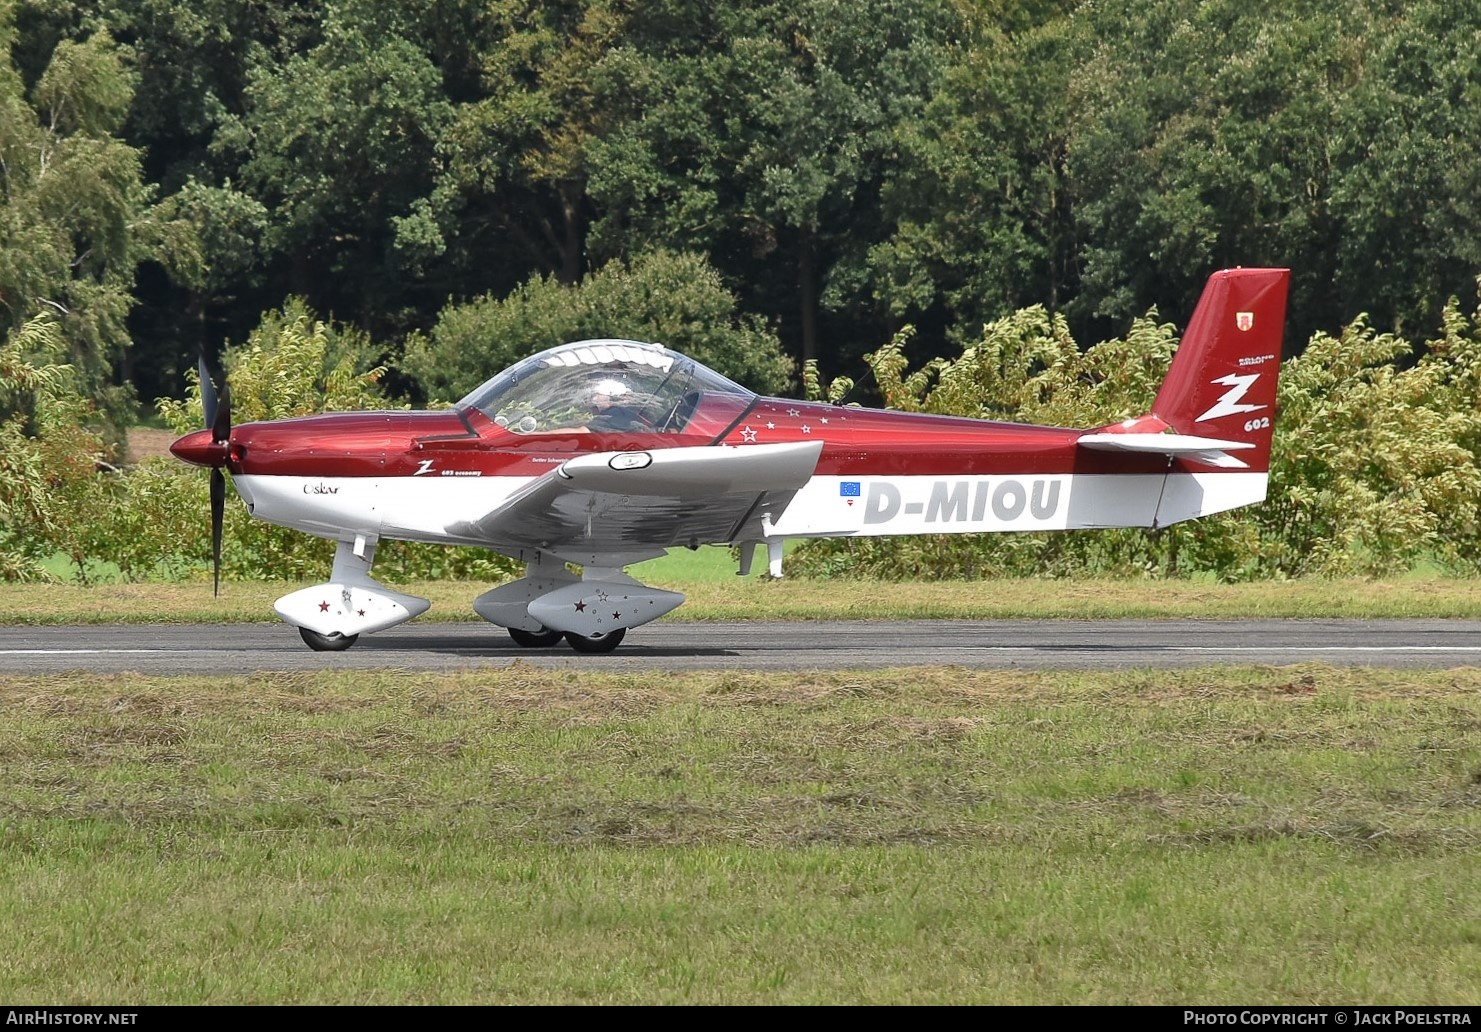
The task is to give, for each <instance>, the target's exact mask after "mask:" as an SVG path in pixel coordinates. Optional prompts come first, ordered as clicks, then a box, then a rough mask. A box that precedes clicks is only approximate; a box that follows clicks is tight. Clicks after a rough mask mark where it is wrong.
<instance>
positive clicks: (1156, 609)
mask: <svg viewBox="0 0 1481 1032" xmlns="http://www.w3.org/2000/svg"><path fill="white" fill-rule="evenodd" d="M636 573H637V575H638V576H639V577H641V578H643V579H644V580H645V582H647V583H651V584H654V585H656V586H658V587H665V588H671V589H673V590H677V591H682V592H683V593H684V594H685V595H686V596H687V601H686V603H685V604H684V605H683V606H682V607H681V608H680V609H678V610H676V611H675V613H674V614H673V616H672V617H668V618H666V619H681V620H764V619H779V620H808V619H820V620H822V619H830V620H846V619H865V618H876V619H983V620H986V619H1012V618H1015V617H1023V618H1037V619H1046V618H1047V619H1053V618H1082V619H1089V618H1094V619H1111V618H1132V619H1139V618H1155V617H1183V618H1206V619H1229V618H1249V617H1298V618H1299V617H1351V618H1373V619H1377V618H1385V617H1409V618H1421V617H1431V618H1444V617H1471V618H1475V617H1481V580H1458V579H1448V578H1438V577H1436V578H1413V577H1409V578H1402V579H1396V580H1361V579H1347V580H1301V581H1285V582H1264V583H1256V584H1210V583H1196V582H1186V581H1163V582H1158V581H1124V580H1073V581H1045V580H995V581H979V582H966V581H941V582H934V583H896V582H887V581H867V580H832V581H813V580H800V579H794V578H785V577H784V578H782V579H780V580H773V579H771V578H769V577H762V576H754V575H753V576H751V577H744V578H742V577H735V576H733V575H729V579H727V580H717V579H714V578H713V577H710V576H708V575H705V576H703V577H702V578H700V579H688V578H686V577H683V576H674V575H665V573H664V571H663V570H661V569H655V570H654V571H652V572H645V571H642V570H638V571H636ZM302 586H303V585H302V584H294V583H271V582H235V583H228V584H225V585H223V586H222V588H221V595H220V596H219V597H213V595H212V592H211V585H210V583H209V582H199V581H188V582H177V583H142V584H102V585H95V586H91V587H82V586H79V585H75V584H10V585H6V586H5V589H4V591H0V621H3V622H5V623H9V624H57V623H243V622H257V621H272V620H275V619H276V617H275V616H274V615H273V608H272V607H273V601H274V600H275V599H277V598H278V597H279V596H281V595H285V594H287V593H288V592H290V591H293V590H296V589H297V588H299V587H302ZM393 586H394V587H396V588H398V589H399V590H403V591H408V592H410V593H411V594H414V595H420V596H422V597H424V598H428V599H431V601H432V609H431V610H430V611H429V612H428V613H426V614H425V615H423V616H421V617H418V619H419V620H421V621H424V622H425V621H464V620H476V619H478V618H477V616H476V615H475V614H474V613H473V610H472V601H473V599H474V598H475V597H476V596H477V595H478V594H480V593H481V592H483V591H486V590H487V589H488V588H490V587H493V585H492V584H485V583H477V582H465V581H433V582H421V583H411V584H397V585H393Z"/></svg>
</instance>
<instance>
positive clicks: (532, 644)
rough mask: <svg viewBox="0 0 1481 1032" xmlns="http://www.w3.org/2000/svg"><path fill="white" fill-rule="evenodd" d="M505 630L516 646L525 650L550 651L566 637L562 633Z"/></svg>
mask: <svg viewBox="0 0 1481 1032" xmlns="http://www.w3.org/2000/svg"><path fill="white" fill-rule="evenodd" d="M505 630H507V631H508V632H509V637H511V638H513V639H514V644H516V645H518V646H519V647H520V648H523V649H548V648H550V646H552V645H559V644H560V640H561V639H562V638H564V637H565V635H563V634H562V633H561V632H560V631H525V630H521V629H520V628H518V627H506V628H505Z"/></svg>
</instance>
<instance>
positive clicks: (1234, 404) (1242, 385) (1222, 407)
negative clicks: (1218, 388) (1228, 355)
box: [1194, 373, 1265, 423]
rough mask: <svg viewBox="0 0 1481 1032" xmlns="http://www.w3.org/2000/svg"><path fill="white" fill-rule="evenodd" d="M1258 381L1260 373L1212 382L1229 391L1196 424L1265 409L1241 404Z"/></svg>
mask: <svg viewBox="0 0 1481 1032" xmlns="http://www.w3.org/2000/svg"><path fill="white" fill-rule="evenodd" d="M1258 379H1260V374H1259V373H1251V374H1249V375H1248V376H1240V375H1238V374H1237V373H1230V374H1229V375H1228V376H1221V377H1219V378H1218V379H1217V380H1211V381H1210V382H1211V383H1222V384H1225V385H1227V386H1228V388H1229V389H1228V390H1227V391H1225V392H1224V394H1223V396H1222V397H1221V398H1219V400H1218V401H1216V402H1214V404H1213V407H1212V408H1210V409H1209V410H1208V411H1207V412H1205V413H1204V414H1203V415H1201V416H1199V417H1198V418H1197V419H1195V420H1194V422H1195V423H1206V422H1208V421H1209V420H1210V419H1218V418H1219V417H1221V416H1233V415H1238V414H1239V413H1241V412H1258V411H1259V410H1260V409H1262V408H1265V406H1264V405H1241V404H1240V403H1239V399H1240V398H1243V397H1244V396H1245V395H1246V394H1248V393H1249V390H1250V388H1251V387H1253V386H1254V385H1255V381H1256V380H1258Z"/></svg>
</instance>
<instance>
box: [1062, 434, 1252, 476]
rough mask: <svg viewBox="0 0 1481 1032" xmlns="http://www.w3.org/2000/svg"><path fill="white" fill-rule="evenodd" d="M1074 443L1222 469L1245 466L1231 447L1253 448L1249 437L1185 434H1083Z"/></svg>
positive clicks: (1236, 449)
mask: <svg viewBox="0 0 1481 1032" xmlns="http://www.w3.org/2000/svg"><path fill="white" fill-rule="evenodd" d="M1076 443H1077V444H1081V445H1084V446H1085V447H1086V448H1090V449H1093V450H1095V451H1120V452H1143V453H1151V454H1154V455H1170V456H1174V457H1178V458H1187V459H1192V460H1193V461H1195V462H1201V463H1203V464H1204V465H1206V466H1217V467H1219V468H1221V469H1246V468H1248V464H1247V463H1244V462H1241V461H1240V460H1239V459H1237V458H1235V457H1234V456H1233V455H1230V454H1229V452H1231V451H1240V450H1242V449H1245V448H1253V447H1255V445H1254V444H1253V443H1251V442H1249V441H1221V440H1218V439H1217V438H1213V437H1194V436H1191V435H1188V434H1086V435H1085V436H1084V437H1081V438H1079V439H1078V440H1077V441H1076Z"/></svg>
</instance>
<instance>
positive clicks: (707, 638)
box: [0, 620, 1481, 674]
mask: <svg viewBox="0 0 1481 1032" xmlns="http://www.w3.org/2000/svg"><path fill="white" fill-rule="evenodd" d="M515 662H521V663H527V664H533V665H536V666H540V667H554V668H562V669H581V670H607V671H614V672H622V671H682V670H712V669H725V670H763V671H764V670H775V671H782V670H788V671H797V670H848V669H878V668H881V667H900V666H915V665H927V664H929V665H956V666H962V667H972V668H980V669H1013V668H1019V669H1064V670H1108V669H1135V668H1157V667H1164V668H1165V667H1189V666H1208V665H1217V664H1253V665H1261V666H1265V665H1272V666H1289V665H1294V664H1302V663H1328V664H1335V665H1345V666H1372V667H1390V668H1398V667H1411V668H1413V667H1429V668H1454V667H1465V666H1476V665H1481V620H1093V621H1087V620H996V621H967V620H913V621H873V620H871V621H840V622H824V621H816V622H813V621H792V622H778V621H763V620H757V621H747V622H739V623H694V622H683V621H669V620H660V621H657V622H655V623H652V624H649V625H647V626H645V627H639V628H637V629H636V630H633V631H629V632H628V635H627V640H626V641H625V642H623V644H622V645H621V646H620V647H619V648H618V649H617V650H616V651H615V652H612V653H609V654H607V655H596V656H588V655H581V654H578V653H576V652H573V651H572V650H571V649H570V648H568V647H567V646H565V645H564V644H562V645H559V646H557V647H555V648H551V649H523V648H519V647H518V646H516V645H515V644H514V643H513V642H512V641H510V640H509V638H508V636H507V635H506V634H505V633H504V632H503V631H502V630H501V629H499V628H496V627H493V626H492V625H489V624H483V623H467V624H453V623H420V624H419V623H417V622H416V621H412V622H411V623H408V624H403V625H402V626H400V627H394V628H392V629H390V630H388V631H383V632H381V633H380V634H376V635H367V636H365V637H363V638H361V639H360V641H359V642H358V643H356V645H355V646H354V647H353V648H351V649H348V650H347V651H344V652H333V653H323V652H313V651H311V650H310V649H309V648H308V647H307V646H305V645H304V644H303V643H302V641H301V640H300V639H299V636H298V632H297V631H296V630H295V629H294V628H292V627H289V626H287V625H286V624H279V623H274V624H181V625H168V626H165V625H159V626H150V625H138V624H135V625H121V624H106V625H81V626H57V627H5V628H0V673H11V674H16V673H41V672H59V671H68V670H88V671H94V672H97V673H120V672H124V671H138V672H141V673H148V674H227V673H247V672H254V671H300V670H323V669H367V668H391V669H402V670H410V671H434V670H469V669H481V668H494V669H497V668H503V667H507V666H509V665H510V664H512V663H515Z"/></svg>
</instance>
